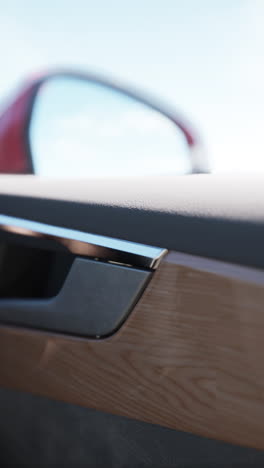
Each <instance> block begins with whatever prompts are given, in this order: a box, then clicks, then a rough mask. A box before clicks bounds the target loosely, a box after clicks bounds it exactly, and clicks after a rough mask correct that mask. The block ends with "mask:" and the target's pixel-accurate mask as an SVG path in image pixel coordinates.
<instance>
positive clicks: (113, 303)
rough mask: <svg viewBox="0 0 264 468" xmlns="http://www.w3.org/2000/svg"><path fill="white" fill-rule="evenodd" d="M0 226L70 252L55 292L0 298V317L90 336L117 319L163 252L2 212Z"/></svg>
mask: <svg viewBox="0 0 264 468" xmlns="http://www.w3.org/2000/svg"><path fill="white" fill-rule="evenodd" d="M0 231H1V234H3V235H4V239H5V240H8V236H10V234H11V235H13V234H16V235H18V236H21V238H22V237H25V236H27V237H31V238H32V239H33V238H36V237H37V238H38V239H40V240H41V239H47V238H48V239H49V240H53V241H55V243H56V244H58V243H60V244H62V245H63V246H64V247H66V248H67V249H68V250H70V251H71V252H72V253H74V254H75V255H76V257H75V259H74V261H73V263H72V266H71V268H70V271H69V273H68V275H67V277H66V280H65V282H64V284H63V286H62V288H61V289H60V291H59V293H58V294H57V295H56V296H55V297H51V298H45V299H21V298H15V299H1V300H0V322H2V323H5V324H9V325H16V326H23V327H32V328H36V329H44V330H49V331H55V332H61V333H69V334H73V335H79V336H88V337H91V338H99V337H106V336H109V335H111V334H112V333H114V332H115V331H116V330H117V329H118V328H119V327H120V326H121V325H122V323H123V322H124V321H125V320H126V318H127V317H128V315H129V313H130V311H131V310H132V309H133V306H134V305H135V304H136V302H137V301H138V299H139V297H140V296H141V294H142V292H143V291H144V289H145V287H146V285H147V283H148V281H149V279H150V278H151V275H152V273H153V271H154V270H155V268H157V266H158V264H159V262H160V260H161V258H162V257H163V256H164V255H165V253H166V250H164V249H160V248H156V247H152V246H145V245H141V244H136V243H133V242H127V241H123V240H118V239H112V238H108V237H104V236H96V235H94V234H88V233H83V232H80V231H75V230H69V229H65V228H61V227H55V226H50V225H46V224H42V223H36V222H34V221H28V220H22V219H18V218H13V217H9V216H4V215H0ZM91 254H93V258H91ZM80 255H81V257H80ZM85 257H86V258H85Z"/></svg>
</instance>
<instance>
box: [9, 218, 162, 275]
mask: <svg viewBox="0 0 264 468" xmlns="http://www.w3.org/2000/svg"><path fill="white" fill-rule="evenodd" d="M0 230H1V231H6V232H10V233H13V234H18V235H21V236H30V237H38V238H44V239H51V240H53V241H55V242H56V243H59V244H61V245H63V246H64V247H66V248H67V249H68V250H69V251H70V252H72V253H74V254H76V255H81V256H87V257H91V258H97V259H100V260H104V261H107V262H113V263H120V264H122V265H130V266H134V267H142V268H149V269H152V270H154V269H156V268H157V266H158V264H159V262H160V260H161V259H162V258H163V257H164V255H165V254H166V253H167V250H166V249H162V248H159V247H152V246H150V245H144V244H137V243H135V242H130V241H126V240H122V239H115V238H112V237H106V236H100V235H97V234H90V233H87V232H82V231H76V230H74V229H68V228H63V227H59V226H51V225H49V224H44V223H39V222H36V221H30V220H27V219H20V218H15V217H13V216H6V215H0Z"/></svg>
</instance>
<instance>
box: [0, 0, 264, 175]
mask: <svg viewBox="0 0 264 468" xmlns="http://www.w3.org/2000/svg"><path fill="white" fill-rule="evenodd" d="M263 21H264V1H263V0H133V1H128V0H97V1H94V0H93V1H90V0H75V1H74V2H73V1H72V0H71V1H67V0H46V1H45V2H36V1H35V0H23V2H22V1H21V0H9V1H8V2H2V5H1V17H0V39H1V40H0V55H1V57H2V67H1V74H0V99H1V98H4V97H5V96H6V95H8V94H9V93H10V92H11V91H12V90H14V89H16V87H17V86H18V85H19V84H20V83H21V82H22V81H23V80H24V79H25V78H26V77H27V76H29V75H30V74H32V73H34V72H36V71H38V70H43V69H47V68H49V67H52V68H54V67H56V66H72V67H76V68H79V69H87V70H90V71H95V72H99V73H100V74H103V75H104V76H107V77H108V76H109V77H110V78H117V79H118V80H119V81H123V82H124V83H128V84H130V85H131V84H132V85H134V86H136V87H138V88H139V89H141V90H143V91H144V90H146V91H148V92H150V93H151V94H153V95H154V96H157V97H159V98H161V99H162V100H163V101H164V102H165V103H166V102H167V103H169V105H170V106H172V107H174V108H175V109H177V110H180V111H181V112H182V113H183V114H184V115H186V116H187V117H188V119H189V120H190V121H192V122H193V124H194V125H195V127H196V128H197V129H198V130H199V131H200V134H201V136H202V138H203V140H204V142H205V144H206V147H207V152H208V155H209V159H210V163H211V169H212V171H214V172H219V171H220V172H222V171H258V172H259V171H264V142H263V136H262V135H263V129H262V127H263V120H264V119H263V113H264V111H263V109H264V90H263V88H264V60H263V58H264V27H263Z"/></svg>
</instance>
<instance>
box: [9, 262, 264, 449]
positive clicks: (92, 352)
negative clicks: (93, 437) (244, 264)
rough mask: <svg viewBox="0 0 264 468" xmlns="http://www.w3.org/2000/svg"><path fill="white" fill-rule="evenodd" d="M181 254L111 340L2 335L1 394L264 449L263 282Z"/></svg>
mask: <svg viewBox="0 0 264 468" xmlns="http://www.w3.org/2000/svg"><path fill="white" fill-rule="evenodd" d="M179 255H180V256H178V257H177V255H176V254H170V255H169V256H168V257H167V258H166V259H165V261H164V262H163V263H162V264H161V266H160V267H159V269H158V271H157V272H156V273H155V275H154V277H153V279H152V280H151V282H150V284H149V286H148V288H147V290H146V292H145V293H144V295H143V297H142V298H141V300H140V302H139V303H138V304H137V306H136V307H135V309H134V311H133V313H132V314H131V316H130V317H129V319H128V321H127V322H126V324H125V325H124V326H123V327H122V329H121V330H120V331H119V332H118V333H117V334H116V335H115V336H113V337H111V338H108V339H106V340H103V341H91V340H90V341H88V340H82V339H76V338H70V337H63V336H58V335H57V336H55V335H50V334H48V333H41V332H37V331H28V330H21V329H20V330H19V329H15V328H7V327H2V328H1V329H0V385H1V386H3V387H7V388H16V389H20V390H24V391H29V392H33V393H36V394H39V395H44V396H47V397H51V398H55V399H59V400H64V401H67V402H71V403H75V404H80V405H84V406H88V407H90V408H95V409H99V410H102V411H106V412H110V413H114V414H119V415H122V416H127V417H130V418H135V419H139V420H143V421H146V422H150V423H155V424H161V425H163V426H167V427H171V428H174V429H178V430H183V431H188V432H193V433H195V434H200V435H203V436H208V437H212V438H217V439H221V440H225V441H229V442H233V443H237V444H241V445H248V446H252V447H257V448H262V449H263V448H264V437H263V434H264V365H263V356H264V286H263V285H264V273H262V272H258V271H256V270H251V269H248V268H245V269H244V268H241V267H238V268H237V267H232V266H230V267H229V266H228V265H227V266H225V268H224V267H223V264H221V262H213V263H212V264H211V267H212V266H213V268H211V267H210V265H208V264H206V263H205V264H204V262H203V261H202V259H199V258H198V259H197V258H196V259H195V261H194V262H192V261H187V262H186V261H185V260H184V257H183V260H182V256H181V254H179ZM187 257H188V256H187ZM187 257H186V258H187ZM190 258H191V257H190Z"/></svg>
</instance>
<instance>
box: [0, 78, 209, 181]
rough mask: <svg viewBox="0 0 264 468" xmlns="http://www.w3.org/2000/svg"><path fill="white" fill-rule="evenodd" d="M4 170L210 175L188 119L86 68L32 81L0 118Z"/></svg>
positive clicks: (57, 174) (1, 168) (65, 174)
mask: <svg viewBox="0 0 264 468" xmlns="http://www.w3.org/2000/svg"><path fill="white" fill-rule="evenodd" d="M0 172H2V173H4V172H9V173H33V174H37V175H40V176H51V177H75V176H76V177H94V176H96V177H108V176H112V177H114V176H130V175H157V174H173V173H174V174H184V173H193V172H208V170H207V161H206V158H205V156H204V154H203V153H202V151H201V144H200V142H199V141H198V139H197V137H196V135H195V133H194V131H193V130H192V129H191V128H190V126H189V125H188V124H186V123H184V120H183V119H182V118H181V117H179V116H178V115H176V114H175V113H174V112H170V111H167V110H164V109H162V108H161V107H160V106H159V105H157V104H155V103H154V102H153V101H152V100H149V99H147V98H146V97H145V96H141V95H139V94H136V93H134V92H132V91H130V90H127V89H125V88H123V87H121V86H118V85H116V84H114V83H110V82H109V81H107V80H104V79H101V78H98V77H95V76H93V75H89V74H86V73H75V72H67V71H58V72H54V73H48V74H45V75H42V76H40V77H39V78H37V79H35V80H33V81H32V82H30V83H29V85H28V86H27V87H26V88H25V89H24V90H23V92H22V93H21V94H20V95H19V96H18V97H17V99H16V100H15V101H14V102H13V103H12V104H11V106H9V108H8V109H7V111H6V112H5V113H4V114H3V115H2V117H0Z"/></svg>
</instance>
